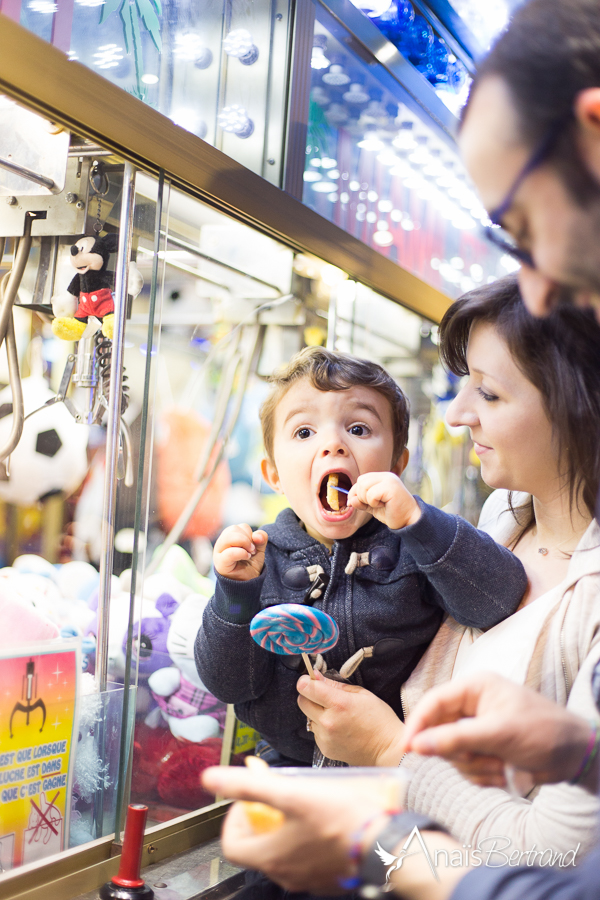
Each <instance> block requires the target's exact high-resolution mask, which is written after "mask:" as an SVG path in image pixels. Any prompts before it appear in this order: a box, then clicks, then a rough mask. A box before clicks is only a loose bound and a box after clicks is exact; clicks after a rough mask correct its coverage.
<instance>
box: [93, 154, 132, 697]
mask: <svg viewBox="0 0 600 900" xmlns="http://www.w3.org/2000/svg"><path fill="white" fill-rule="evenodd" d="M134 198H135V169H134V167H133V166H132V164H131V163H125V166H124V170H123V190H122V193H121V217H120V220H119V246H118V261H117V272H116V279H115V327H114V334H113V342H112V358H111V361H110V395H109V402H108V428H107V432H106V460H105V472H104V504H103V509H102V548H103V552H102V557H101V559H100V584H99V593H98V646H97V648H96V674H97V678H98V684H99V688H100V690H101V691H105V690H106V686H107V680H108V622H109V615H110V588H111V581H112V570H113V557H114V543H115V513H116V501H117V463H118V459H119V438H120V431H121V390H122V387H123V352H124V341H125V319H126V314H127V280H128V276H129V260H130V259H131V239H132V232H133V212H134Z"/></svg>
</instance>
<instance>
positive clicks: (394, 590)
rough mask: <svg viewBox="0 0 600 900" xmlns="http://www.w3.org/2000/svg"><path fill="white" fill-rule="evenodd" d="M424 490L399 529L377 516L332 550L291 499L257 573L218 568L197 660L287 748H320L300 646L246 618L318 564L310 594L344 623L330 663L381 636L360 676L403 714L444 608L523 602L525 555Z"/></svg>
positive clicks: (488, 619) (480, 619)
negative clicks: (235, 576) (253, 627)
mask: <svg viewBox="0 0 600 900" xmlns="http://www.w3.org/2000/svg"><path fill="white" fill-rule="evenodd" d="M417 499H418V502H419V505H420V507H421V510H422V515H421V518H420V519H419V521H418V522H416V523H415V524H414V525H410V526H407V527H406V528H401V529H398V530H397V531H392V530H390V529H389V528H388V527H387V526H385V525H383V524H382V523H381V522H379V521H378V520H377V519H375V518H373V519H371V520H370V521H369V522H367V523H366V525H363V527H362V528H360V529H359V530H358V531H357V532H356V533H355V534H354V535H352V537H349V538H346V539H344V540H341V541H335V542H334V545H333V550H332V553H331V554H330V553H329V550H328V549H327V547H325V546H324V545H323V544H320V543H319V542H318V541H316V540H315V539H314V538H312V537H310V536H309V535H308V534H307V533H306V531H304V529H303V528H302V526H301V525H300V522H299V520H298V517H297V516H296V515H295V513H294V512H293V511H292V510H291V509H284V510H283V512H281V513H280V514H279V516H278V517H277V520H276V522H275V523H274V524H272V525H267V526H266V527H265V529H264V530H265V531H266V532H267V534H268V535H269V541H268V544H267V548H266V554H265V566H264V568H263V571H262V573H261V574H260V576H259V577H258V578H254V579H252V580H251V581H234V580H232V579H230V578H224V577H222V576H220V575H218V576H217V586H216V590H215V595H214V597H213V598H212V599H211V600H210V602H209V603H208V605H207V607H206V610H205V612H204V619H203V624H202V627H201V629H200V631H199V632H198V637H197V639H196V664H197V667H198V672H199V674H200V677H201V679H202V681H203V682H204V684H205V686H206V688H207V689H208V690H209V691H211V693H213V694H214V695H215V696H216V697H218V698H219V700H222V701H223V702H225V703H234V704H235V712H236V715H237V716H238V718H239V719H241V720H242V722H246V723H247V724H248V725H251V726H252V727H253V728H255V729H256V730H257V731H259V732H260V733H261V735H262V736H263V737H264V738H265V739H266V740H267V741H269V743H270V744H271V745H272V746H273V747H274V748H275V749H276V750H278V751H279V752H280V753H282V754H284V755H285V756H288V757H291V758H292V759H295V760H298V761H301V762H303V763H310V762H311V760H312V755H313V748H314V737H313V735H312V734H311V733H310V732H307V730H306V717H305V716H304V715H303V713H302V712H301V711H300V709H299V707H298V705H297V702H296V701H297V698H298V692H297V690H296V682H297V681H298V677H299V671H298V669H299V667H300V666H301V659H302V658H301V657H299V656H279V655H276V654H274V653H270V652H269V651H267V650H263V649H262V647H259V646H258V644H256V643H255V642H254V641H253V640H252V638H251V637H250V628H249V624H250V620H251V619H252V617H253V616H254V615H256V613H257V612H259V611H260V610H261V609H264V608H265V607H266V606H273V605H275V604H277V603H302V602H303V600H304V598H305V596H306V594H307V590H308V589H309V588H310V585H311V577H312V578H313V579H314V577H315V575H316V573H317V572H318V568H316V567H320V569H321V570H322V573H323V574H322V576H321V577H322V579H323V581H325V582H327V587H326V588H325V589H324V590H323V591H321V593H320V596H318V597H316V599H315V596H316V594H318V593H319V592H318V591H314V592H313V597H312V598H311V599H310V600H309V601H308V602H310V603H311V605H312V606H314V607H316V608H319V609H323V610H325V612H327V613H329V615H330V616H332V617H333V618H334V619H335V621H336V622H337V624H338V627H339V630H340V637H339V641H338V643H337V644H336V646H335V647H334V648H333V649H332V650H330V651H328V652H327V653H325V654H324V658H325V661H326V663H327V666H328V668H329V669H336V670H337V671H339V670H340V668H341V666H342V665H343V663H345V662H346V660H348V659H349V658H350V657H351V656H352V655H353V654H354V653H356V651H358V650H360V649H361V648H362V647H374V651H373V655H372V656H370V657H369V658H365V659H364V660H363V661H362V663H361V665H360V667H359V668H358V669H357V671H356V672H355V674H354V675H353V677H352V679H351V680H352V681H353V682H355V683H356V684H360V685H362V686H363V687H365V688H368V690H370V691H372V692H373V693H374V694H376V695H377V696H378V697H380V698H381V699H382V700H385V701H386V703H389V705H390V706H391V707H392V709H394V711H395V712H396V714H397V715H398V716H400V717H401V718H402V717H403V713H402V708H401V704H400V686H401V685H402V684H403V683H404V682H405V681H406V679H407V678H408V676H409V675H410V673H411V672H412V670H413V669H414V667H415V666H416V664H417V662H418V661H419V659H420V658H421V656H422V654H423V652H424V651H425V649H426V647H427V646H428V644H429V643H430V641H431V640H432V638H433V636H434V635H435V633H436V631H437V629H438V628H439V625H440V623H441V621H442V618H443V615H444V613H445V612H447V613H450V615H451V616H453V617H454V618H455V619H456V620H457V621H458V622H460V623H461V624H463V625H469V626H473V627H476V628H489V627H491V626H492V625H496V624H497V623H498V622H500V621H502V620H503V619H505V618H506V617H507V616H508V615H510V614H511V613H512V612H514V611H515V609H516V608H517V606H518V605H519V602H520V600H521V598H522V596H523V594H524V592H525V588H526V586H527V577H526V575H525V571H524V569H523V566H522V565H521V563H520V562H519V560H518V559H517V558H516V557H515V556H514V555H513V554H512V553H511V552H510V551H509V550H507V549H506V548H505V547H502V546H500V545H499V544H497V543H496V542H495V541H494V540H493V539H492V538H491V537H489V535H487V534H485V533H483V532H481V531H478V530H477V529H476V528H474V527H473V526H472V525H470V524H469V523H468V522H466V521H465V520H464V519H461V518H459V517H458V516H452V515H449V514H447V513H444V512H442V511H441V510H439V509H437V508H435V507H433V506H429V505H428V504H426V503H423V501H421V500H420V499H419V498H417ZM352 569H353V571H351V570H352ZM346 570H348V571H346ZM349 572H351V574H349Z"/></svg>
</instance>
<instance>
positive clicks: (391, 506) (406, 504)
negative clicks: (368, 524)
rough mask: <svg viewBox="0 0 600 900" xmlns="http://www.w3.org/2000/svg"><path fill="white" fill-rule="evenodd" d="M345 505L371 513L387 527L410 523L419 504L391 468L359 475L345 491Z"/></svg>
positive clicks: (414, 518)
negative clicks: (388, 470)
mask: <svg viewBox="0 0 600 900" xmlns="http://www.w3.org/2000/svg"><path fill="white" fill-rule="evenodd" d="M348 505H349V506H353V507H354V509H361V510H364V511H366V512H369V513H371V515H372V516H375V518H376V519H379V521H380V522H383V523H384V525H387V526H388V528H404V527H405V526H406V525H414V524H415V522H418V520H419V519H420V518H421V509H420V507H419V504H418V503H417V501H416V500H415V498H414V497H413V495H412V494H411V493H410V491H409V490H407V489H406V488H405V487H404V485H403V484H402V482H401V481H400V479H399V478H398V476H397V475H395V474H394V473H393V472H367V473H365V474H364V475H359V477H358V478H357V480H356V482H355V483H354V484H353V485H352V488H351V490H350V493H349V494H348Z"/></svg>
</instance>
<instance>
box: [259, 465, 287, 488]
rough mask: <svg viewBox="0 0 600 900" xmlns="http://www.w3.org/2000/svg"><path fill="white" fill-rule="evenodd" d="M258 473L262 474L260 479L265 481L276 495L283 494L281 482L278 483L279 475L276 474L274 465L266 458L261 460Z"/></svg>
mask: <svg viewBox="0 0 600 900" xmlns="http://www.w3.org/2000/svg"><path fill="white" fill-rule="evenodd" d="M260 471H261V472H262V477H263V478H264V479H265V481H266V482H267V484H268V485H269V487H271V488H273V490H274V491H275V493H276V494H283V489H282V487H281V482H280V481H279V474H278V472H277V469H276V468H275V463H273V462H271V460H270V459H268V458H267V457H265V458H264V459H261V461H260Z"/></svg>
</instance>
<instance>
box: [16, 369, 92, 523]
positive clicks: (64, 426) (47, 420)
mask: <svg viewBox="0 0 600 900" xmlns="http://www.w3.org/2000/svg"><path fill="white" fill-rule="evenodd" d="M22 385H23V402H24V405H25V415H26V416H27V415H29V413H30V412H33V411H34V410H36V409H38V408H39V407H41V406H43V405H44V403H46V401H47V400H50V399H51V398H52V397H54V394H53V393H52V391H51V390H50V389H49V387H48V385H47V383H46V381H45V379H44V378H41V377H36V376H32V377H31V378H25V379H23V382H22ZM12 411H13V407H12V393H11V390H10V387H8V388H5V389H4V390H3V391H0V446H2V445H4V444H5V443H6V441H7V439H8V436H9V434H10V431H11V428H12V420H13V417H12ZM87 442H88V426H87V425H78V424H77V423H76V422H75V419H74V418H73V417H72V416H71V414H70V413H69V412H68V410H67V409H66V407H65V406H63V404H62V403H55V404H54V405H53V406H50V407H48V408H47V409H42V410H41V411H40V412H38V413H36V414H35V415H34V416H32V417H31V418H30V419H27V420H26V422H25V424H24V426H23V434H22V435H21V440H20V441H19V443H18V445H17V447H16V448H15V450H14V451H13V453H12V455H11V457H10V465H9V473H10V474H9V479H8V481H0V499H2V500H5V501H7V502H8V503H15V504H17V505H18V506H32V505H33V504H34V503H37V501H38V500H43V499H44V498H45V497H47V496H49V495H50V494H55V493H59V492H64V493H67V494H69V493H71V492H72V491H74V490H75V489H76V488H78V487H79V485H80V484H81V482H82V481H83V479H84V477H85V474H86V472H87V467H88V463H87V454H86V447H87Z"/></svg>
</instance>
